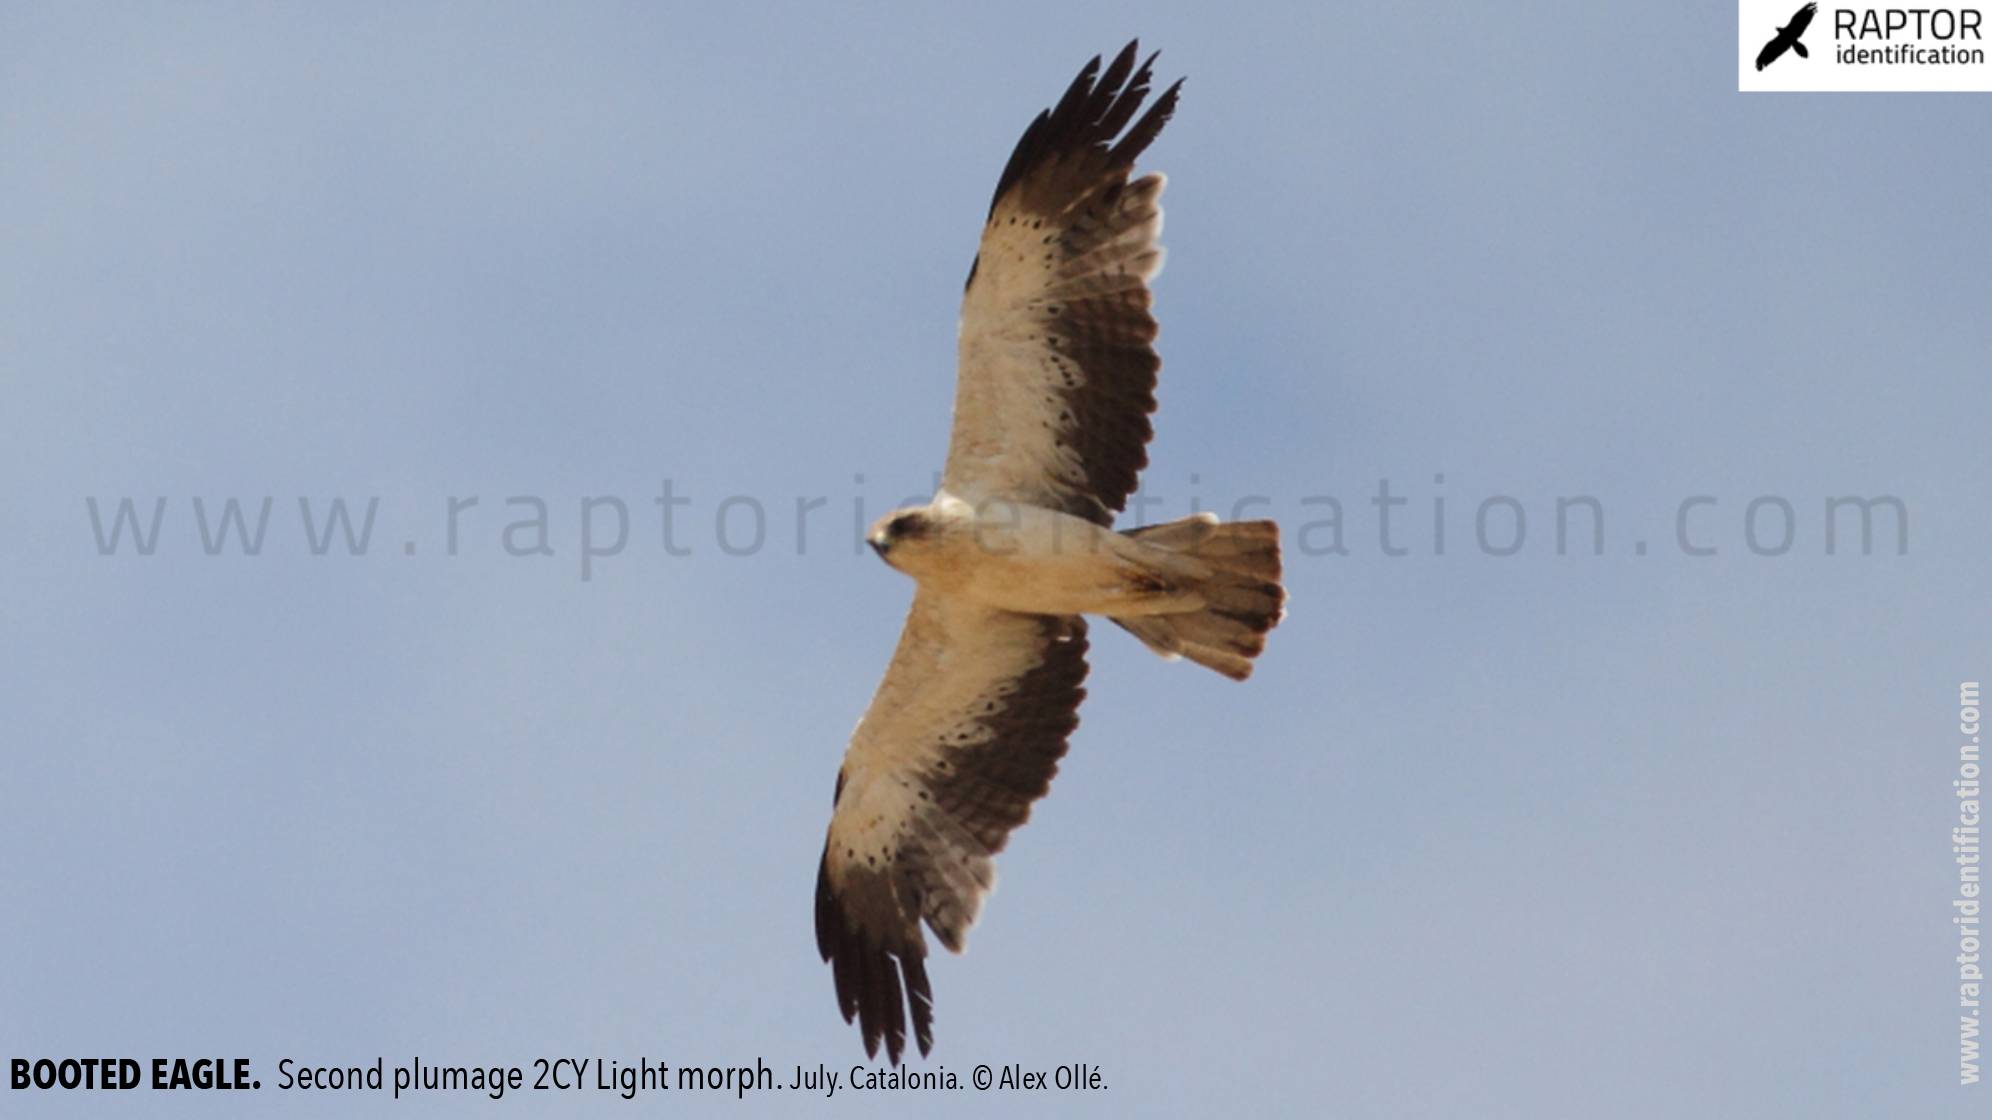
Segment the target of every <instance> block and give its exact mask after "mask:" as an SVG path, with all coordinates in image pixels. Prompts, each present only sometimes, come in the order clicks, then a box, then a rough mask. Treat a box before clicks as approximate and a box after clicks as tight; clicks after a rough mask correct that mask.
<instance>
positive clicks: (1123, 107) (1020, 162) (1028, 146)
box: [989, 39, 1183, 215]
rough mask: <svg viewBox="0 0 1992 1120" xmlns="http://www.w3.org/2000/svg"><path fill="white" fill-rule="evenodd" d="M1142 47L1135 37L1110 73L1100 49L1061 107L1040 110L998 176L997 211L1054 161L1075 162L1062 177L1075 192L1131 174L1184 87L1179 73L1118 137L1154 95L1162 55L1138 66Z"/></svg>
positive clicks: (994, 202)
mask: <svg viewBox="0 0 1992 1120" xmlns="http://www.w3.org/2000/svg"><path fill="white" fill-rule="evenodd" d="M1139 49H1140V40H1138V39H1137V40H1133V41H1130V42H1129V43H1128V45H1127V46H1125V47H1123V48H1121V52H1120V54H1118V55H1116V56H1115V57H1114V61H1113V63H1112V64H1111V65H1109V66H1108V67H1107V72H1106V73H1105V74H1101V73H1100V56H1099V55H1094V56H1093V61H1091V62H1088V63H1087V64H1086V66H1085V68H1084V69H1082V70H1080V71H1079V76H1078V77H1077V78H1074V79H1073V80H1072V85H1071V86H1070V87H1068V88H1067V89H1066V91H1065V96H1064V97H1061V98H1059V100H1058V105H1057V107H1055V108H1052V109H1047V110H1045V111H1044V112H1042V113H1039V114H1038V115H1037V119H1036V120H1034V121H1032V122H1031V126H1030V127H1029V128H1027V129H1025V130H1024V136H1023V139H1021V140H1018V141H1017V147H1016V149H1015V150H1014V151H1012V152H1011V153H1010V162H1009V163H1008V164H1006V165H1005V166H1004V168H1003V175H1002V178H1000V179H998V180H996V194H995V196H994V197H993V198H991V199H990V200H989V212H990V213H991V214H992V215H993V214H994V213H995V212H996V205H997V204H998V203H1000V202H1001V201H1002V200H1003V196H1004V195H1005V194H1007V193H1009V191H1010V188H1012V187H1014V186H1016V185H1017V184H1018V183H1020V182H1022V181H1023V180H1024V179H1025V178H1027V177H1030V176H1031V175H1033V174H1034V173H1035V172H1037V171H1039V170H1040V169H1042V168H1044V167H1045V166H1046V165H1049V164H1052V163H1064V162H1068V161H1069V162H1072V163H1073V167H1072V168H1071V172H1070V175H1069V176H1067V175H1061V176H1059V178H1060V179H1061V180H1065V179H1068V178H1069V179H1070V180H1071V181H1072V185H1073V189H1072V190H1071V191H1070V193H1071V194H1074V195H1076V194H1078V193H1080V192H1081V191H1083V190H1085V189H1086V188H1088V187H1091V186H1093V185H1094V184H1095V183H1097V182H1098V181H1099V180H1100V179H1101V178H1102V177H1103V176H1105V175H1108V174H1111V173H1112V172H1114V171H1120V172H1121V173H1122V176H1123V178H1125V175H1126V172H1127V171H1128V170H1129V169H1130V168H1132V167H1133V166H1134V161H1135V160H1136V159H1137V158H1138V157H1140V155H1141V153H1142V152H1143V151H1144V150H1146V149H1147V147H1148V145H1149V144H1150V143H1153V142H1154V140H1155V136H1156V134H1157V133H1159V132H1161V131H1162V126H1163V125H1165V124H1167V123H1169V117H1170V114H1172V113H1174V112H1175V111H1176V95H1177V91H1178V90H1180V89H1182V87H1183V82H1182V79H1180V78H1179V79H1177V80H1176V83H1175V84H1174V85H1172V86H1170V87H1169V88H1168V89H1166V90H1163V91H1162V96H1161V97H1158V98H1156V99H1155V104H1154V105H1152V106H1150V107H1149V109H1148V112H1146V113H1144V114H1142V117H1141V119H1140V120H1139V121H1136V122H1135V125H1134V127H1133V128H1131V129H1128V133H1127V135H1126V136H1122V137H1121V138H1120V142H1119V143H1115V142H1114V137H1115V136H1116V135H1117V134H1119V132H1120V130H1121V129H1122V128H1124V127H1126V125H1127V122H1128V120H1129V118H1131V117H1133V116H1134V114H1135V111H1136V110H1138V109H1140V108H1141V103H1142V102H1143V101H1144V100H1146V99H1147V97H1148V83H1149V80H1150V79H1149V69H1150V67H1152V66H1154V65H1155V58H1156V55H1155V54H1151V55H1149V56H1148V60H1147V61H1146V62H1143V63H1142V64H1141V69H1139V70H1136V69H1135V68H1134V58H1135V52H1136V51H1137V50H1139ZM1159 53H1160V52H1157V54H1159ZM1130 72H1132V74H1133V77H1132V78H1130V77H1129V74H1130ZM1095 78H1098V81H1095V80H1094V79H1095ZM1046 185H1047V186H1050V184H1046Z"/></svg>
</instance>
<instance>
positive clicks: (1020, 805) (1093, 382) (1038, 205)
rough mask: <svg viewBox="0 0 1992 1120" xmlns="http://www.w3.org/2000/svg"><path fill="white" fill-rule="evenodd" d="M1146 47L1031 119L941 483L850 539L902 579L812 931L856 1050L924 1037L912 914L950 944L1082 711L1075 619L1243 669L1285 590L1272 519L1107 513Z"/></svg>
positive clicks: (922, 943) (1133, 416)
mask: <svg viewBox="0 0 1992 1120" xmlns="http://www.w3.org/2000/svg"><path fill="white" fill-rule="evenodd" d="M1154 61H1155V60H1154V57H1153V56H1150V58H1149V60H1148V61H1147V62H1145V63H1143V64H1142V65H1141V67H1140V68H1139V69H1136V68H1135V65H1134V62H1135V44H1134V43H1129V44H1128V45H1127V49H1126V50H1123V51H1122V52H1121V53H1120V55H1119V57H1117V58H1115V59H1114V61H1113V63H1112V64H1111V65H1109V66H1108V67H1107V68H1106V70H1105V72H1104V73H1102V72H1101V70H1100V60H1099V59H1098V58H1095V59H1093V61H1091V62H1090V63H1087V64H1086V68H1085V69H1083V70H1081V71H1080V72H1079V77H1078V78H1077V80H1075V81H1074V82H1073V83H1072V87H1071V88H1070V89H1068V90H1066V91H1065V96H1064V97H1063V98H1061V99H1060V100H1059V102H1058V106H1057V107H1056V108H1054V109H1051V110H1049V111H1048V112H1044V113H1040V114H1038V118H1037V119H1036V120H1035V121H1033V122H1031V126H1030V128H1029V129H1027V130H1026V131H1025V132H1024V137H1023V139H1022V140H1021V141H1019V142H1018V144H1017V150H1016V151H1015V152H1014V153H1012V155H1011V156H1010V162H1009V165H1008V166H1007V167H1005V168H1004V169H1003V177H1002V178H1001V179H1000V180H999V181H998V182H997V184H996V198H995V201H994V202H993V203H992V204H991V205H990V208H989V221H988V224H987V225H986V226H984V227H983V231H982V243H981V246H980V248H979V251H978V252H977V254H976V258H975V265H974V267H973V268H971V269H970V270H969V278H968V290H967V293H966V294H965V296H964V297H963V299H962V313H961V331H960V341H959V347H960V352H959V363H960V369H959V373H958V375H957V379H956V383H955V407H954V430H953V434H952V437H951V440H950V443H949V445H948V458H947V467H946V470H945V471H944V472H943V474H942V476H941V489H940V492H939V493H937V494H935V495H934V499H933V501H931V502H929V503H928V504H927V505H925V506H920V507H916V508H909V509H902V510H898V511H896V512H894V513H891V514H888V515H886V516H885V517H882V518H880V519H879V520H878V521H877V522H876V523H875V524H873V525H872V527H871V530H870V533H869V535H868V537H867V540H869V541H870V543H871V546H872V547H873V548H874V549H875V550H877V552H878V554H879V556H881V557H882V558H884V560H885V562H886V563H888V564H890V565H892V566H893V567H895V568H897V569H899V570H900V571H902V572H905V573H906V574H908V575H910V576H912V577H913V578H914V580H915V583H916V589H915V591H914V593H913V607H912V610H911V612H910V613H909V614H908V615H907V618H906V629H905V632H904V633H903V634H902V635H901V636H900V639H899V648H898V650H897V651H896V652H894V654H893V656H892V664H891V666H890V667H889V668H887V669H886V672H885V679H884V681H882V682H880V684H879V687H878V693H877V695H875V696H873V697H872V702H871V705H870V707H869V708H867V709H866V710H865V715H864V718H863V719H862V720H860V721H859V723H858V728H857V731H856V732H855V733H853V734H852V736H851V746H850V749H849V751H847V752H846V753H845V755H844V764H843V767H842V769H841V770H840V771H839V772H838V775H837V794H836V810H835V812H834V813H833V814H832V815H831V818H830V832H829V837H828V839H827V840H826V842H825V844H824V847H823V863H822V866H821V867H820V869H819V870H818V872H817V879H816V944H817V948H818V949H819V950H820V951H821V952H822V954H823V959H824V960H826V961H828V962H830V964H831V966H832V968H833V970H834V972H835V974H836V981H837V1001H838V1003H839V1004H840V1005H841V1006H842V1008H843V1011H844V1019H845V1021H847V1022H848V1021H850V1020H852V1019H854V1018H855V1019H856V1020H857V1022H858V1028H859V1030H861V1031H862V1032H863V1033H864V1039H865V1052H866V1053H867V1054H870V1055H873V1056H876V1055H877V1053H878V1044H879V1040H880V1039H883V1040H884V1041H885V1048H886V1053H887V1054H888V1055H889V1057H890V1059H891V1060H892V1062H893V1063H894V1064H897V1063H898V1061H899V1058H900V1055H901V1053H903V1052H904V1050H905V1047H906V1011H907V1008H908V1007H909V1006H910V1007H911V1009H912V1012H913V1034H914V1037H915V1039H916V1040H917V1041H918V1043H919V1046H920V1053H922V1054H926V1053H927V1052H928V1051H929V1050H930V1049H932V1047H933V1042H934V1034H933V993H932V990H931V989H930V988H929V986H928V983H927V971H926V968H925V965H924V964H923V962H924V960H925V957H926V953H927V944H926V940H925V938H924V937H923V936H922V935H921V932H920V923H921V922H922V921H923V920H924V921H925V922H926V923H927V926H928V927H929V928H931V929H932V930H933V931H934V934H935V936H937V937H939V938H940V940H941V944H943V945H946V946H947V947H948V948H949V949H950V950H952V951H954V952H957V953H959V952H961V950H962V944H963V938H964V937H965V936H966V935H967V933H968V929H969V927H970V926H972V925H973V924H974V923H975V919H976V915H977V913H978V911H979V910H980V909H981V906H982V898H983V896H984V895H986V894H988V893H989V891H990V888H991V887H992V886H994V884H995V881H996V869H995V864H994V857H995V855H996V853H997V852H1000V851H1002V850H1003V844H1004V841H1005V840H1006V839H1007V838H1008V836H1009V834H1010V831H1011V830H1012V829H1014V828H1016V827H1017V826H1018V825H1021V824H1023V823H1024V821H1025V820H1026V819H1027V818H1029V816H1030V811H1031V802H1033V801H1035V800H1037V799H1038V798H1040V797H1043V796H1044V794H1045V791H1046V790H1048V789H1049V788H1050V786H1051V778H1052V775H1053V774H1054V773H1056V772H1057V769H1058V760H1059V759H1060V758H1061V757H1063V756H1064V754H1065V740H1066V737H1067V736H1069V735H1071V734H1072V730H1073V728H1075V727H1077V726H1078V724H1079V717H1078V708H1079V701H1080V700H1081V699H1082V698H1083V697H1084V696H1085V695H1086V692H1085V690H1084V689H1083V688H1081V687H1080V685H1081V682H1083V681H1084V680H1085V678H1086V623H1085V620H1084V619H1083V618H1082V617H1080V616H1081V615H1085V614H1098V615H1105V616H1106V617H1108V618H1111V619H1113V620H1114V622H1115V623H1117V624H1119V625H1120V626H1121V627H1122V628H1124V629H1126V630H1129V631H1131V632H1133V634H1134V635H1135V636H1136V637H1138V638H1140V639H1141V640H1142V641H1143V642H1145V643H1147V645H1148V647H1149V648H1150V649H1152V650H1154V651H1156V652H1157V653H1160V654H1161V655H1162V656H1164V657H1167V658H1171V659H1174V658H1176V657H1179V656H1182V657H1188V658H1190V659H1191V660H1192V661H1195V662H1197V663H1199V664H1202V665H1207V666H1209V667H1211V668H1212V669H1215V670H1217V671H1218V672H1220V673H1223V674H1225V675H1226V676H1229V677H1234V678H1236V679H1238V680H1244V679H1245V677H1246V676H1247V675H1249V674H1250V673H1251V671H1252V658H1254V657H1256V656H1257V655H1258V653H1259V651H1260V650H1261V649H1263V648H1265V644H1266V631H1268V630H1270V629H1271V628H1272V627H1273V626H1274V625H1275V624H1277V623H1278V622H1279V620H1280V616H1281V613H1282V606H1281V605H1282V603H1283V602H1284V600H1285V598H1286V592H1285V591H1284V590H1283V589H1282V588H1281V586H1280V548H1279V527H1278V526H1277V525H1275V524H1274V523H1273V522H1271V521H1243V522H1233V523H1230V524H1220V523H1219V522H1218V520H1217V519H1216V518H1215V517H1213V516H1211V515H1209V514H1201V515H1198V516H1195V517H1189V518H1185V519H1184V520H1181V521H1174V522H1170V523H1168V524H1165V525H1156V526H1151V527H1148V528H1144V529H1135V530H1133V531H1131V532H1127V533H1117V532H1114V531H1113V530H1112V529H1111V528H1110V526H1111V525H1112V524H1113V517H1114V514H1115V513H1117V512H1119V511H1120V510H1121V509H1122V508H1123V507H1124V506H1125V505H1126V503H1127V498H1128V495H1129V494H1130V493H1132V492H1133V490H1134V488H1135V479H1136V476H1137V475H1138V474H1139V473H1140V471H1141V469H1142V468H1143V467H1145V466H1147V464H1148V454H1147V451H1146V450H1145V447H1146V445H1147V443H1148V439H1149V436H1150V435H1151V434H1153V433H1152V429H1151V428H1150V427H1149V423H1148V416H1149V414H1150V413H1152V412H1154V411H1155V373H1156V370H1157V369H1159V368H1160V366H1161V360H1160V359H1158V358H1157V357H1156V356H1155V350H1154V348H1153V346H1152V345H1151V344H1152V343H1153V342H1154V340H1155V334H1156V327H1155V320H1154V318H1153V317H1152V316H1151V315H1150V314H1149V311H1148V307H1149V292H1148V283H1147V282H1148V280H1149V279H1150V278H1152V277H1153V276H1154V275H1155V274H1156V272H1157V271H1158V270H1159V269H1160V268H1161V267H1162V249H1161V247H1160V246H1159V245H1157V244H1156V238H1157V237H1158V236H1159V235H1160V233H1161V230H1162V210H1161V208H1160V207H1159V206H1158V205H1157V204H1156V200H1157V199H1158V198H1159V197H1160V196H1161V194H1162V176H1160V175H1147V176H1144V177H1142V178H1140V179H1137V180H1135V181H1134V182H1132V183H1130V182H1128V172H1129V171H1130V170H1131V169H1132V167H1133V166H1134V161H1135V157H1137V156H1139V155H1140V154H1141V152H1142V150H1143V149H1145V148H1147V147H1148V145H1149V142H1150V141H1152V140H1154V139H1155V135H1156V133H1158V132H1160V131H1161V129H1162V125H1163V124H1164V123H1165V122H1166V121H1168V119H1169V114H1170V113H1171V111H1172V110H1174V109H1175V107H1176V93H1177V90H1178V89H1179V88H1181V85H1182V83H1181V82H1178V83H1176V85H1173V86H1170V87H1169V88H1168V89H1167V90H1165V91H1163V93H1162V96H1161V97H1158V98H1156V100H1155V104H1154V105H1153V106H1152V107H1150V108H1149V110H1148V111H1147V112H1146V113H1144V114H1142V116H1141V118H1140V119H1139V120H1135V119H1134V117H1135V113H1136V112H1137V111H1138V110H1139V109H1140V108H1141V103H1142V102H1143V101H1144V100H1145V99H1146V98H1147V96H1148V83H1149V68H1150V66H1151V65H1153V63H1154ZM1130 121H1133V124H1132V126H1131V127H1130V126H1129V122H1130ZM1123 129H1125V130H1126V131H1125V134H1123V132H1122V130H1123Z"/></svg>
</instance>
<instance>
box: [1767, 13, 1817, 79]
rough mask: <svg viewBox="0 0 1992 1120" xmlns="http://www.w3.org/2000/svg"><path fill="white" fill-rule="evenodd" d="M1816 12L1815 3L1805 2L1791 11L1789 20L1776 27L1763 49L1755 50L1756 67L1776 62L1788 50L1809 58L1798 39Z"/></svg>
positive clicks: (1810, 23)
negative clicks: (1797, 8) (1796, 9)
mask: <svg viewBox="0 0 1992 1120" xmlns="http://www.w3.org/2000/svg"><path fill="white" fill-rule="evenodd" d="M1818 12H1819V5H1817V4H1807V5H1806V6H1805V7H1803V8H1800V9H1799V10H1798V11H1796V12H1793V13H1792V15H1791V22H1790V23H1787V24H1785V25H1784V26H1783V27H1780V28H1778V33H1777V34H1776V35H1774V36H1772V38H1771V41H1770V42H1768V43H1765V44H1764V49H1763V50H1761V51H1758V52H1757V69H1759V70H1762V69H1763V68H1764V67H1766V66H1769V65H1770V64H1771V63H1773V62H1776V61H1777V60H1778V59H1779V58H1781V57H1783V56H1784V53H1785V52H1786V51H1788V50H1791V51H1797V52H1798V57H1800V58H1811V57H1812V56H1811V55H1810V54H1807V53H1806V50H1805V44H1804V43H1801V42H1799V41H1798V40H1799V37H1800V36H1802V35H1804V34H1805V29H1806V28H1808V27H1811V26H1812V17H1813V16H1814V15H1816V14H1818Z"/></svg>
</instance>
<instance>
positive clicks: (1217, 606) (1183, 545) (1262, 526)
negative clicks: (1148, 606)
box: [1114, 513, 1286, 681]
mask: <svg viewBox="0 0 1992 1120" xmlns="http://www.w3.org/2000/svg"><path fill="white" fill-rule="evenodd" d="M1126 535H1127V536H1128V537H1130V538H1132V539H1134V540H1137V541H1139V542H1141V543H1142V544H1144V545H1148V546H1151V547H1153V548H1159V549H1161V550H1163V551H1164V552H1173V553H1176V554H1178V555H1180V556H1183V557H1185V558H1187V559H1189V560H1191V561H1194V563H1188V564H1172V565H1171V568H1172V569H1173V570H1172V571H1171V572H1170V575H1171V576H1172V577H1173V578H1175V579H1176V580H1177V581H1178V582H1179V584H1180V586H1181V588H1182V589H1183V590H1185V591H1190V592H1193V593H1195V594H1196V595H1198V596H1200V597H1201V598H1202V599H1203V606H1202V608H1201V609H1198V610H1194V611H1187V612H1183V613H1179V614H1147V615H1136V616H1131V617H1119V618H1115V619H1114V621H1115V622H1116V623H1118V624H1119V625H1120V627H1121V628H1122V629H1124V630H1126V631H1127V632H1128V633H1130V634H1133V635H1134V636H1135V637H1137V638H1140V639H1141V640H1142V641H1143V642H1144V643H1146V644H1147V646H1148V648H1149V649H1152V650H1154V651H1155V652H1156V653H1159V654H1161V655H1162V656H1164V657H1167V658H1170V659H1172V660H1173V659H1174V658H1177V657H1187V658H1189V659H1190V660H1191V661H1194V662H1196V663H1197V664H1199V665H1203V666H1206V667H1208V668H1212V669H1215V670H1217V671H1218V672H1220V673H1223V674H1224V675H1225V676H1227V677H1230V678H1231V679H1233V680H1239V681H1242V680H1244V679H1245V678H1246V677H1249V676H1251V675H1252V659H1253V658H1255V657H1257V656H1259V651H1261V650H1263V649H1265V648H1266V631H1268V630H1271V629H1272V628H1273V627H1275V626H1278V625H1279V624H1280V619H1281V617H1283V616H1284V615H1285V613H1286V611H1285V609H1284V604H1285V603H1286V589H1285V588H1283V587H1281V586H1280V527H1279V526H1278V525H1277V524H1275V523H1273V522H1271V521H1231V522H1219V521H1218V519H1217V518H1216V517H1215V516H1213V515H1211V514H1208V513H1203V514H1198V515H1196V516H1194V517H1186V518H1183V519H1182V520H1181V521H1171V522H1168V523H1167V524H1164V525H1150V526H1148V527H1147V528H1143V529H1136V530H1134V531H1132V532H1130V533H1128V534H1126Z"/></svg>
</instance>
